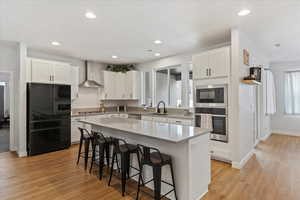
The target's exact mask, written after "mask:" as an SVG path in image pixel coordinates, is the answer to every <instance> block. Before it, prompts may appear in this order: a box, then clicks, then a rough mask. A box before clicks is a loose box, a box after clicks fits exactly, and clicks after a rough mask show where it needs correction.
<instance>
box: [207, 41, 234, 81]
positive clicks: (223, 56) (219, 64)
mask: <svg viewBox="0 0 300 200" xmlns="http://www.w3.org/2000/svg"><path fill="white" fill-rule="evenodd" d="M209 67H210V77H212V78H217V77H226V76H228V75H229V70H230V48H228V47H226V48H222V49H217V50H214V51H212V52H211V54H210V55H209Z"/></svg>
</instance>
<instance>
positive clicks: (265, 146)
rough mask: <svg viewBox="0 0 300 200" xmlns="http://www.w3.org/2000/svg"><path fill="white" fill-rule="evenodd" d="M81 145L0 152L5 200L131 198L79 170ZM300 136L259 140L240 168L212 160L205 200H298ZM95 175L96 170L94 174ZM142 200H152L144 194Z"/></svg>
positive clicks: (132, 191) (132, 194) (132, 188)
mask: <svg viewBox="0 0 300 200" xmlns="http://www.w3.org/2000/svg"><path fill="white" fill-rule="evenodd" d="M76 153H77V147H76V146H75V147H72V148H70V149H68V150H64V151H59V152H53V153H48V154H44V155H40V156H34V157H28V158H17V157H16V155H15V154H14V153H1V154H0V199H1V200H29V199H30V200H65V199H66V200H71V199H72V200H77V199H78V200H79V199H80V200H94V199H95V200H96V199H97V200H99V199H103V200H117V199H124V200H131V199H134V198H133V197H135V191H136V187H135V184H134V183H131V184H130V185H129V187H128V190H127V191H128V195H127V196H126V197H124V198H122V196H121V195H120V191H119V190H120V189H119V188H120V187H119V186H120V185H119V181H118V180H117V179H116V178H115V179H113V187H108V186H107V178H104V180H103V181H99V180H98V179H97V177H96V175H90V174H89V173H88V172H85V171H84V170H83V164H82V163H80V164H79V166H76V164H75V160H76ZM299 157H300V138H298V137H291V136H282V135H272V136H271V137H270V138H269V139H268V140H267V141H266V142H261V143H260V144H259V145H258V146H257V148H256V151H255V156H253V157H252V158H251V160H250V161H249V162H248V163H247V164H246V166H245V167H244V168H243V169H242V170H236V169H232V168H231V167H230V165H228V164H224V163H222V162H216V161H212V183H211V185H210V187H209V192H208V193H207V195H205V196H204V197H203V198H202V199H203V200H221V199H222V200H294V199H295V200H299V199H300V159H299ZM94 173H96V171H94ZM141 199H143V200H148V199H151V198H149V196H147V195H143V196H142V198H141Z"/></svg>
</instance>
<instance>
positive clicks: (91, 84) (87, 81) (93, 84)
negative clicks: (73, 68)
mask: <svg viewBox="0 0 300 200" xmlns="http://www.w3.org/2000/svg"><path fill="white" fill-rule="evenodd" d="M84 65H85V79H84V81H83V82H82V83H81V84H79V87H83V88H99V87H102V86H103V85H101V84H99V83H97V82H96V81H94V80H90V79H89V77H88V74H89V71H88V61H87V60H86V61H84Z"/></svg>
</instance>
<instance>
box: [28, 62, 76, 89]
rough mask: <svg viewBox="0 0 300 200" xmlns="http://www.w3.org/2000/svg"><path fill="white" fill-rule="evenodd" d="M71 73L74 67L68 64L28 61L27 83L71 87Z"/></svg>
mask: <svg viewBox="0 0 300 200" xmlns="http://www.w3.org/2000/svg"><path fill="white" fill-rule="evenodd" d="M71 73H72V67H71V66H70V65H69V64H67V63H59V62H51V61H47V60H41V59H33V58H32V59H31V58H28V59H27V66H26V74H27V78H26V79H27V82H34V83H48V84H65V85H71V83H72V76H70V75H71Z"/></svg>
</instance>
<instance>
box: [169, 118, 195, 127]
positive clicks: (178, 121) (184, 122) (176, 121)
mask: <svg viewBox="0 0 300 200" xmlns="http://www.w3.org/2000/svg"><path fill="white" fill-rule="evenodd" d="M168 122H169V123H171V124H178V125H186V126H192V125H193V122H192V120H189V119H177V118H169V119H168Z"/></svg>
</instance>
